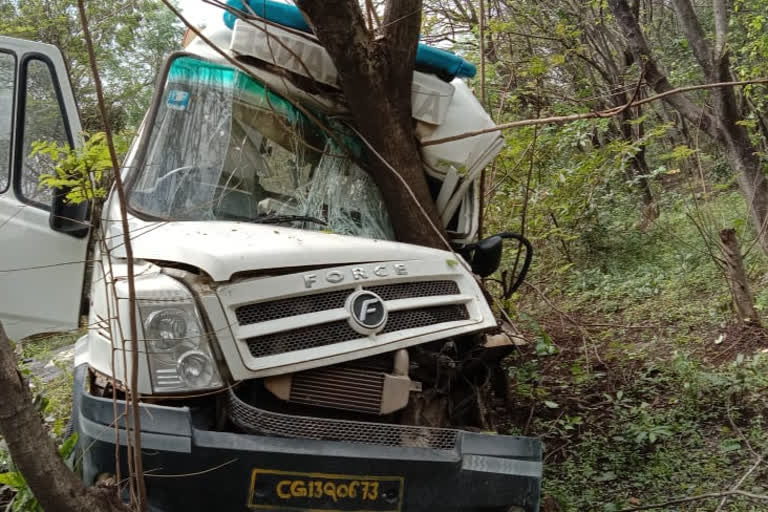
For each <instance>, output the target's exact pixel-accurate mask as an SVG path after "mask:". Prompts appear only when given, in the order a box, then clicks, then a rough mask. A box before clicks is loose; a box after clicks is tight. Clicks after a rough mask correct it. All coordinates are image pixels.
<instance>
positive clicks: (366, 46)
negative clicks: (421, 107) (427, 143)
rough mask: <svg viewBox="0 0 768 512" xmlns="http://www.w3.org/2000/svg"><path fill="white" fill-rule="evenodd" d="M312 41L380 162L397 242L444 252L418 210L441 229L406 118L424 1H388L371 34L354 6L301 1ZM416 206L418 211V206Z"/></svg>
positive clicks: (377, 167)
mask: <svg viewBox="0 0 768 512" xmlns="http://www.w3.org/2000/svg"><path fill="white" fill-rule="evenodd" d="M296 4H297V5H298V7H299V9H301V11H302V12H303V13H304V15H305V16H306V17H307V18H308V21H309V23H310V24H311V25H312V27H313V29H314V32H315V35H317V37H318V38H319V39H320V42H321V43H322V45H323V46H324V47H325V49H326V50H327V51H328V53H329V54H330V56H331V59H333V62H334V64H335V65H336V69H337V70H338V72H339V77H340V82H341V86H342V89H343V91H344V95H345V97H346V99H347V103H348V104H349V109H350V111H351V112H352V117H353V119H354V122H355V125H356V126H357V128H358V130H359V131H360V134H361V135H362V136H363V138H364V139H365V140H367V141H368V142H369V143H370V144H371V145H372V146H373V148H374V149H375V150H376V152H378V153H379V154H380V155H381V157H382V158H383V159H384V160H385V161H386V162H388V163H389V165H391V167H392V168H393V169H394V170H395V171H396V172H397V173H398V174H399V175H400V176H401V177H402V178H403V180H404V181H405V183H407V184H408V187H410V189H411V190H412V191H413V193H414V195H415V196H416V198H417V199H418V203H419V204H417V203H416V202H415V201H414V200H413V198H412V197H411V195H410V194H409V193H408V191H407V188H406V187H404V186H403V183H402V182H401V181H400V180H399V179H398V178H397V177H396V176H395V175H394V173H393V171H392V169H390V168H389V166H387V165H386V164H385V163H384V162H382V161H381V159H379V158H377V157H376V156H375V155H374V156H373V158H372V159H371V162H372V163H371V172H372V175H373V179H374V180H375V181H376V184H377V185H378V187H379V188H380V189H381V193H382V195H383V196H384V200H385V201H386V202H387V204H388V208H389V213H390V217H391V218H392V223H393V227H394V229H395V234H396V236H397V238H398V240H400V241H403V242H409V243H414V244H420V245H427V246H431V247H440V248H445V244H444V243H443V241H442V240H441V238H440V236H439V235H438V232H436V230H435V229H434V228H433V226H431V225H430V223H429V222H428V221H427V219H426V218H425V217H424V213H422V208H423V211H424V212H426V214H427V215H428V216H429V218H430V219H431V220H432V223H433V224H434V225H435V226H436V227H438V228H439V229H442V228H441V227H440V223H439V221H438V215H437V211H436V208H435V205H434V202H433V200H432V196H431V195H430V193H429V189H428V187H427V181H426V177H425V175H424V169H423V167H422V164H421V155H420V153H419V148H418V145H417V143H416V138H415V135H414V131H413V119H412V117H411V81H412V77H413V70H414V63H415V61H416V46H417V44H418V36H419V29H420V27H421V6H422V3H421V0H390V1H389V2H388V3H387V8H386V11H385V13H384V19H383V20H382V27H381V29H380V31H379V33H377V34H376V35H375V36H374V34H372V33H371V32H370V31H369V30H368V29H367V28H366V24H365V19H364V17H363V13H362V11H361V10H360V6H359V4H358V2H357V1H356V0H327V1H324V2H318V1H316V0H298V1H297V2H296ZM419 205H420V206H421V208H419Z"/></svg>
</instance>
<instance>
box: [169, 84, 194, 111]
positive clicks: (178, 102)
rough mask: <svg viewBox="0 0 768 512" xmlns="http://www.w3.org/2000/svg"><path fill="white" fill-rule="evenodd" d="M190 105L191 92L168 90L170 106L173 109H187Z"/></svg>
mask: <svg viewBox="0 0 768 512" xmlns="http://www.w3.org/2000/svg"><path fill="white" fill-rule="evenodd" d="M188 106H189V93H188V92H187V91H178V90H176V89H172V90H171V91H169V92H168V108H172V109H173V110H187V107H188Z"/></svg>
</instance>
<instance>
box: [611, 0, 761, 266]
mask: <svg viewBox="0 0 768 512" xmlns="http://www.w3.org/2000/svg"><path fill="white" fill-rule="evenodd" d="M608 3H609V5H610V7H611V11H612V12H613V14H614V16H615V17H616V21H617V23H618V24H619V27H620V28H621V31H622V32H623V34H624V37H625V39H626V41H627V45H628V47H629V49H630V50H631V51H632V53H633V54H634V56H635V60H636V61H637V62H643V69H644V72H645V77H646V81H647V82H648V84H649V85H651V87H653V89H654V90H655V91H656V92H658V93H663V92H665V91H669V90H670V89H672V84H670V83H669V80H668V79H667V77H666V75H664V73H663V72H662V71H661V69H660V68H659V66H658V64H657V63H656V61H655V59H654V58H653V55H652V54H651V51H650V48H649V47H648V43H647V42H646V40H645V37H644V35H643V33H642V30H641V29H640V25H639V24H638V22H637V19H636V18H635V17H634V15H633V14H632V11H631V9H630V7H629V5H628V4H627V2H626V0H609V1H608ZM674 4H675V9H676V10H677V12H678V20H679V22H680V24H681V25H682V28H683V31H684V32H685V35H686V37H687V39H688V41H689V43H690V45H691V49H692V50H693V53H694V55H695V57H696V60H697V61H698V62H699V65H700V66H701V68H702V70H703V71H704V74H705V76H706V77H707V79H708V80H710V81H712V82H718V81H725V80H730V70H729V59H728V52H727V46H726V36H727V33H726V30H727V25H728V23H727V10H726V9H725V6H724V5H725V4H724V3H723V0H714V4H715V7H716V9H714V11H715V14H716V19H715V27H716V30H715V31H716V34H715V42H716V50H715V51H712V50H711V49H710V47H709V43H708V41H707V40H706V37H705V35H704V31H703V29H702V27H701V25H700V24H699V20H698V18H696V15H695V12H694V10H693V6H692V4H691V3H690V0H674ZM712 100H713V101H712V103H713V109H712V110H713V112H712V113H711V114H710V113H709V112H707V111H706V110H704V109H702V108H700V107H699V106H698V105H696V104H695V103H693V102H692V101H690V100H689V99H688V98H687V97H686V96H685V95H682V94H677V95H672V96H668V97H666V98H664V101H665V102H667V103H669V104H670V105H671V106H672V107H674V108H675V109H676V110H677V111H678V112H680V114H681V115H682V116H683V117H685V118H686V119H687V120H688V121H690V122H691V123H692V124H694V125H696V126H699V127H700V128H701V130H702V131H703V132H705V133H706V134H707V135H709V136H710V137H711V138H712V139H713V140H714V141H716V142H717V143H718V144H719V145H720V146H721V147H722V149H723V151H724V153H725V156H726V159H727V160H728V164H729V166H730V167H731V171H732V172H733V173H734V175H735V177H736V181H737V182H738V184H739V189H740V191H741V195H742V196H743V197H744V201H745V202H746V204H747V209H748V211H749V213H750V218H751V219H752V224H753V226H754V228H755V231H756V232H757V235H758V241H759V243H760V247H761V248H762V250H763V252H765V253H766V254H768V229H766V228H767V227H768V180H766V177H765V175H764V174H763V172H762V169H761V168H760V161H759V159H758V157H757V152H758V150H757V148H755V147H754V146H753V145H752V142H751V141H750V140H749V135H748V134H747V131H746V128H744V127H743V126H741V125H739V124H738V121H739V120H741V119H742V116H741V115H740V112H739V109H738V105H737V102H736V93H735V92H734V90H733V89H732V88H730V87H721V88H717V89H714V90H713V92H712Z"/></svg>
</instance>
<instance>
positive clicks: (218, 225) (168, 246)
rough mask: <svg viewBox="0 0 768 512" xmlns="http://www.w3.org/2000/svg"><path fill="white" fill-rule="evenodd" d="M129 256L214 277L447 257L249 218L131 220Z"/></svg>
mask: <svg viewBox="0 0 768 512" xmlns="http://www.w3.org/2000/svg"><path fill="white" fill-rule="evenodd" d="M108 225H109V226H110V228H111V229H109V230H108V233H107V236H108V238H107V239H108V240H110V241H111V244H110V245H111V246H112V248H113V254H114V255H115V256H118V257H125V249H124V246H123V242H122V236H121V229H120V223H119V222H114V221H113V222H109V223H108ZM130 226H131V240H132V246H133V256H134V258H138V259H148V260H164V261H173V262H176V263H184V264H187V265H192V266H194V267H197V268H199V269H201V270H203V271H204V272H206V273H207V274H208V275H210V276H211V277H212V278H213V279H214V280H216V281H227V280H229V278H230V277H231V276H232V274H235V273H237V272H245V271H252V270H267V269H275V268H289V267H307V266H316V265H328V266H331V265H342V264H353V263H364V262H374V261H377V262H378V261H395V260H427V259H429V260H434V259H437V258H450V259H453V255H452V254H451V253H450V252H447V251H441V250H437V249H429V248H427V247H420V246H417V245H410V244H403V243H398V242H387V241H382V240H370V239H364V238H356V237H351V236H343V235H334V234H331V233H324V232H321V231H306V230H301V229H290V228H285V227H281V226H275V225H265V224H252V223H247V222H228V221H207V222H202V221H201V222H186V221H185V222H145V221H142V220H140V219H137V218H135V217H131V219H130Z"/></svg>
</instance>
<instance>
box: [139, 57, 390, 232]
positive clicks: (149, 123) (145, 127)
mask: <svg viewBox="0 0 768 512" xmlns="http://www.w3.org/2000/svg"><path fill="white" fill-rule="evenodd" d="M185 57H186V58H191V59H195V60H198V61H201V62H205V63H209V64H211V65H213V66H224V67H228V68H230V69H232V70H234V71H235V72H238V73H242V74H243V75H245V76H246V77H248V78H250V79H251V80H254V81H255V82H256V83H258V84H260V85H262V86H263V87H264V88H265V89H266V90H267V94H269V95H270V96H276V97H278V98H280V99H281V100H282V101H284V102H286V103H288V104H289V105H290V106H291V107H292V108H294V109H296V111H297V112H299V113H301V114H302V115H304V116H306V117H307V120H308V121H309V122H311V123H312V124H313V125H316V126H317V125H319V126H318V127H319V128H321V129H322V130H323V131H324V132H326V134H325V137H326V139H327V140H334V141H335V140H336V139H337V138H336V137H334V136H333V135H332V133H328V132H327V128H326V127H325V126H324V125H322V124H319V123H317V119H316V118H313V117H315V116H316V115H317V114H312V113H310V115H311V116H312V117H310V116H308V115H307V112H306V110H307V109H306V108H303V107H300V106H297V105H296V103H295V102H294V101H292V100H291V99H290V98H287V97H285V96H283V95H281V94H279V93H276V92H274V91H272V90H270V88H269V86H267V85H266V84H264V82H263V80H260V79H258V77H255V76H253V75H252V74H251V73H249V72H247V71H244V70H243V69H240V68H239V67H237V66H234V65H232V64H231V63H223V62H219V61H216V60H212V59H209V58H206V57H202V56H200V55H197V54H195V53H191V52H186V51H178V52H174V53H172V54H171V55H169V56H168V58H167V59H166V60H165V62H164V65H163V68H162V70H161V73H160V74H159V75H158V79H157V83H156V87H155V91H154V92H153V96H152V103H151V104H150V109H149V111H148V113H147V116H146V117H145V119H144V121H143V123H142V126H141V129H140V134H139V137H138V141H137V147H136V153H135V156H134V157H133V158H132V164H131V168H130V169H129V170H128V172H127V173H126V175H125V176H126V177H125V179H124V182H125V185H124V186H125V189H126V196H127V205H126V206H127V210H128V211H129V212H130V213H131V214H132V215H134V216H135V217H137V218H139V219H142V220H147V221H160V222H185V221H189V219H181V218H169V217H165V216H161V215H156V214H154V213H152V212H148V211H144V210H143V209H141V208H140V207H137V206H136V205H135V202H134V201H132V200H131V193H132V191H133V190H134V188H135V186H136V183H137V180H139V178H140V177H141V175H142V173H143V172H145V169H144V167H145V165H146V163H147V158H148V155H149V150H150V146H151V143H152V136H153V133H154V128H155V124H156V122H157V117H158V113H159V112H160V109H161V107H162V102H163V99H164V97H165V93H166V91H167V86H168V79H169V75H170V72H171V68H172V66H173V64H174V62H175V61H176V60H177V59H180V58H185ZM339 124H340V125H341V126H343V127H345V128H346V129H348V130H350V131H351V132H352V133H354V130H352V129H349V128H348V127H347V125H346V124H345V123H344V122H343V121H341V122H339ZM334 131H335V130H334ZM339 150H340V152H341V154H343V156H344V158H349V160H350V161H351V162H353V163H354V164H355V165H356V166H357V167H359V168H360V169H361V170H362V171H363V172H364V173H365V174H366V175H368V177H369V178H371V175H370V172H369V170H368V168H367V165H366V163H365V162H364V156H365V150H364V149H363V150H361V151H360V154H355V153H356V151H353V150H350V148H349V147H348V146H347V145H346V144H339ZM373 186H374V187H376V190H377V191H378V187H377V186H376V185H375V183H374V184H373ZM379 193H380V192H379ZM225 220H226V219H215V220H213V221H215V222H220V221H225ZM201 221H204V220H201ZM243 221H244V222H248V221H246V220H243ZM353 236H354V235H353ZM383 239H394V238H389V237H387V238H383Z"/></svg>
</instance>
